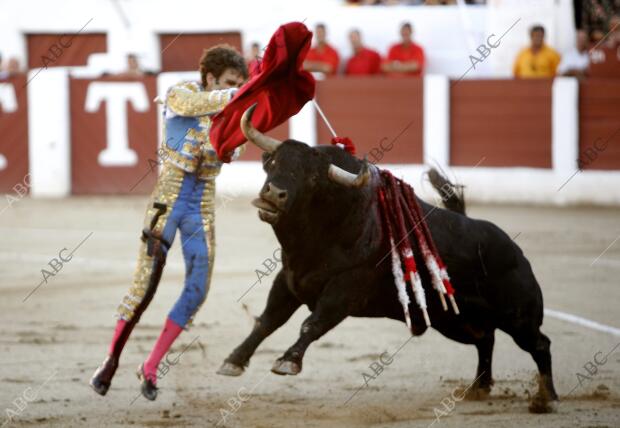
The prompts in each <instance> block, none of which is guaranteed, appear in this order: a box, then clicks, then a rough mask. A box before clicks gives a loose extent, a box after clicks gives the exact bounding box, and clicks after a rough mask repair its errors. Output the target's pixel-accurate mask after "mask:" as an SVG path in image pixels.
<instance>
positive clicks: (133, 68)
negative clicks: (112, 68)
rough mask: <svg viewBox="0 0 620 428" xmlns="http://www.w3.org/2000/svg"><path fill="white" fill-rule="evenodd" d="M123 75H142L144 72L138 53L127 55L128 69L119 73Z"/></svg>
mask: <svg viewBox="0 0 620 428" xmlns="http://www.w3.org/2000/svg"><path fill="white" fill-rule="evenodd" d="M119 76H121V77H142V76H144V72H143V71H142V70H141V69H140V63H139V62H138V57H137V55H136V54H128V55H127V69H126V70H125V71H123V72H122V73H120V74H119Z"/></svg>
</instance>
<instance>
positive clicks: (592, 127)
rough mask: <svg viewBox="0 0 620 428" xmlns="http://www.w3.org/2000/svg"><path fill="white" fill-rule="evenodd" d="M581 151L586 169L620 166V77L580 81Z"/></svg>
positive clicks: (615, 167) (582, 163)
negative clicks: (618, 78) (619, 78)
mask: <svg viewBox="0 0 620 428" xmlns="http://www.w3.org/2000/svg"><path fill="white" fill-rule="evenodd" d="M579 152H580V158H581V160H582V162H581V166H582V168H583V169H586V170H588V169H589V170H593V169H600V170H609V169H615V170H618V169H620V80H617V79H616V80H611V79H609V80H608V79H589V80H584V81H582V82H581V83H580V85H579Z"/></svg>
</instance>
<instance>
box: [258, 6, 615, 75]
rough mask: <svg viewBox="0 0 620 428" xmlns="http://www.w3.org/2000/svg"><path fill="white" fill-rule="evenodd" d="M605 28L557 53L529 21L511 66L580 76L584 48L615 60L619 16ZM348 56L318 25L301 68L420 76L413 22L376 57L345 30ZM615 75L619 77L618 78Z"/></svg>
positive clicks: (520, 71) (586, 62) (356, 33)
mask: <svg viewBox="0 0 620 428" xmlns="http://www.w3.org/2000/svg"><path fill="white" fill-rule="evenodd" d="M608 21H609V22H608V24H607V25H608V27H609V28H610V31H608V32H607V33H606V34H604V35H603V37H601V38H600V39H598V40H597V41H596V43H594V44H593V41H592V40H591V39H590V38H589V34H590V33H589V32H588V30H586V29H579V30H577V36H576V40H575V44H574V46H573V48H571V49H570V50H569V51H567V52H564V53H563V54H562V55H561V54H560V53H559V52H557V51H556V50H555V49H554V48H553V47H552V46H550V45H548V44H547V43H546V42H545V28H544V27H543V26H542V25H534V26H533V27H531V29H530V44H529V46H526V47H524V48H523V49H521V51H520V52H519V53H518V55H517V57H516V58H515V60H514V64H513V67H512V70H513V75H514V77H517V78H544V77H554V76H556V75H563V76H576V77H585V76H587V75H588V70H589V67H590V50H591V49H593V48H596V47H604V48H608V49H611V50H617V52H618V59H619V60H620V15H614V16H612V17H611V19H609V20H608ZM349 42H350V43H351V52H352V55H351V56H350V57H348V58H347V59H346V60H345V61H341V55H340V54H339V52H338V51H337V50H336V49H335V48H334V47H333V46H332V45H331V44H330V43H329V42H328V39H327V28H326V26H325V25H324V24H318V25H317V26H316V28H315V32H314V43H313V46H312V48H311V49H310V51H309V52H308V55H307V57H306V61H305V62H304V68H305V69H306V70H308V71H311V72H320V73H323V74H325V75H326V76H333V75H337V74H342V75H347V76H352V75H358V76H364V75H365V76H371V75H385V76H390V77H408V76H409V77H411V76H414V77H415V76H421V75H422V74H423V72H424V67H425V63H426V59H425V53H424V48H423V47H422V46H420V45H419V44H417V43H415V42H414V40H413V26H412V25H411V23H409V22H405V23H403V24H402V25H401V27H400V41H399V42H397V43H395V44H393V45H392V46H391V47H390V48H389V49H388V51H387V52H386V53H385V54H384V55H381V54H380V53H379V52H377V51H376V50H374V49H372V48H370V47H368V46H366V45H364V43H363V40H362V34H361V32H360V30H358V29H353V30H351V31H350V32H349ZM259 49H260V47H259V44H258V43H254V44H252V51H251V54H250V56H249V57H248V67H249V70H250V74H251V75H253V74H256V73H257V72H258V71H259V69H260V61H261V56H260V50H259ZM618 77H620V76H618Z"/></svg>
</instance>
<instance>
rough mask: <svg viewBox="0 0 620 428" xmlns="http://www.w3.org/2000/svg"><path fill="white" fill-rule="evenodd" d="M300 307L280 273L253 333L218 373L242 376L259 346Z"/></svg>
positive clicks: (227, 359)
mask: <svg viewBox="0 0 620 428" xmlns="http://www.w3.org/2000/svg"><path fill="white" fill-rule="evenodd" d="M300 306H301V302H300V301H299V300H298V299H297V298H296V297H295V296H294V295H293V294H292V293H291V292H290V290H289V289H288V286H287V284H286V280H285V275H284V273H283V272H282V271H280V272H279V273H278V275H277V276H276V279H275V280H274V281H273V285H272V287H271V290H270V291H269V297H268V298H267V306H266V307H265V310H264V311H263V313H262V314H261V316H260V317H258V318H257V319H256V323H255V324H254V328H253V329H252V332H251V333H250V335H249V336H248V337H247V338H246V339H245V340H244V341H243V343H241V345H239V346H238V347H237V348H235V350H234V351H233V352H232V353H231V354H230V355H229V356H228V358H226V360H225V361H224V364H222V366H221V367H220V369H219V370H218V371H217V373H218V374H221V375H225V376H239V375H241V374H242V373H243V371H244V370H245V367H247V366H248V364H249V363H250V358H251V357H252V355H254V351H256V348H258V345H260V344H261V342H262V341H263V340H265V339H266V338H267V336H269V335H270V334H271V333H273V332H274V331H276V330H277V329H278V328H280V327H281V326H282V325H283V324H284V323H285V322H286V321H288V319H289V318H290V317H291V316H292V315H293V314H294V313H295V311H296V310H297V309H298V308H299V307H300Z"/></svg>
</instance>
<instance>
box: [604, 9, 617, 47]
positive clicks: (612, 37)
mask: <svg viewBox="0 0 620 428" xmlns="http://www.w3.org/2000/svg"><path fill="white" fill-rule="evenodd" d="M606 43H607V47H608V48H610V49H617V48H620V15H614V16H612V17H611V19H610V20H609V34H608V35H607V42H606Z"/></svg>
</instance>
